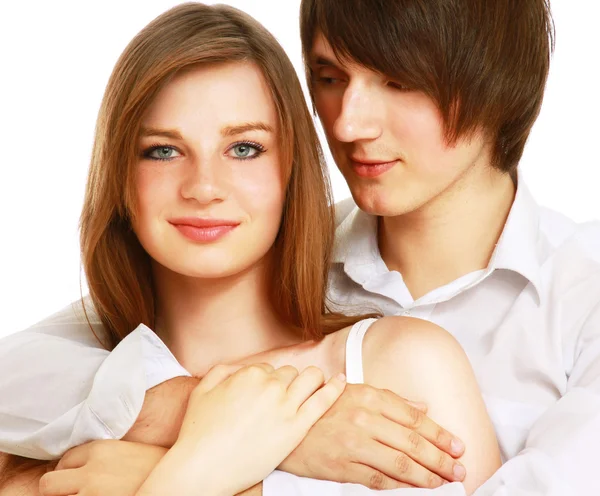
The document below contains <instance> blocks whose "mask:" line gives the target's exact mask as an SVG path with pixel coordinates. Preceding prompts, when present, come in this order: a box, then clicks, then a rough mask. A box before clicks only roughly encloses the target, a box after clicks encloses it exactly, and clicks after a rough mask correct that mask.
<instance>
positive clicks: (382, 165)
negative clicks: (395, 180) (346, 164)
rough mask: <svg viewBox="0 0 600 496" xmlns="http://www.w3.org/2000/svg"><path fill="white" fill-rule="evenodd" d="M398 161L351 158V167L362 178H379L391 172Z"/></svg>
mask: <svg viewBox="0 0 600 496" xmlns="http://www.w3.org/2000/svg"><path fill="white" fill-rule="evenodd" d="M397 163H398V160H392V161H383V160H364V159H363V160H357V159H354V158H350V167H351V168H352V170H353V171H354V172H355V173H356V175H358V176H361V177H377V176H380V175H381V174H384V173H385V172H387V171H389V170H390V169H391V168H392V167H394V165H396V164H397Z"/></svg>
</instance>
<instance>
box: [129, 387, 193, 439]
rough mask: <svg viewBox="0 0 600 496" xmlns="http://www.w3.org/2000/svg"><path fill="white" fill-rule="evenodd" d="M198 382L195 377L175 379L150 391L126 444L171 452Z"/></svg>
mask: <svg viewBox="0 0 600 496" xmlns="http://www.w3.org/2000/svg"><path fill="white" fill-rule="evenodd" d="M198 382H199V380H198V379H196V378H194V377H175V378H174V379H170V380H168V381H166V382H163V383H162V384H159V385H158V386H155V387H153V388H152V389H150V390H149V391H148V392H147V393H146V397H145V399H144V405H143V406H142V411H141V412H140V415H139V416H138V418H137V420H136V422H135V424H134V425H133V427H132V428H131V429H130V430H129V432H127V434H126V435H125V436H124V437H123V440H124V441H132V442H137V443H145V444H153V445H156V446H162V447H164V448H171V446H173V444H174V443H175V441H176V440H177V436H178V435H179V430H180V428H181V423H182V422H183V417H184V415H185V412H186V410H187V404H188V400H189V398H190V394H191V393H192V391H193V390H194V388H195V387H196V385H197V384H198Z"/></svg>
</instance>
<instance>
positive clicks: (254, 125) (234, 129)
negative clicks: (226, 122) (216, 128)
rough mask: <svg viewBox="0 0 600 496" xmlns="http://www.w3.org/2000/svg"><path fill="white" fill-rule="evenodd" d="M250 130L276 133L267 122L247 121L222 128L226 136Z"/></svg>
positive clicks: (222, 132)
mask: <svg viewBox="0 0 600 496" xmlns="http://www.w3.org/2000/svg"><path fill="white" fill-rule="evenodd" d="M248 131H265V132H267V133H274V132H275V130H274V129H273V126H271V125H269V124H267V123H266V122H245V123H243V124H238V125H235V126H225V127H224V128H223V129H221V134H222V135H223V136H225V137H228V136H237V135H238V134H243V133H247V132H248Z"/></svg>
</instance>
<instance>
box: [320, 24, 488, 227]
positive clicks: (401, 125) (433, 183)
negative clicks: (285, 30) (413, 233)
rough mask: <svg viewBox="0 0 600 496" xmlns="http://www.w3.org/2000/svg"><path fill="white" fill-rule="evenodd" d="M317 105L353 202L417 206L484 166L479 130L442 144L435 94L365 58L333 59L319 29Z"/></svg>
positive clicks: (396, 209) (398, 209) (394, 210)
mask: <svg viewBox="0 0 600 496" xmlns="http://www.w3.org/2000/svg"><path fill="white" fill-rule="evenodd" d="M311 69H312V73H313V83H312V84H313V94H314V100H315V106H316V109H317V112H318V114H319V117H320V119H321V122H322V124H323V128H324V130H325V134H326V136H327V140H328V142H329V146H330V148H331V152H332V155H333V157H334V159H335V161H336V164H337V166H338V168H339V169H340V171H341V172H342V174H343V175H344V177H345V179H346V181H347V183H348V186H349V188H350V191H351V193H352V196H353V198H354V200H355V201H356V203H357V205H358V206H359V207H360V208H361V209H362V210H364V211H366V212H368V213H370V214H374V215H381V216H397V215H403V214H407V213H410V212H415V211H417V210H419V209H421V208H423V207H425V206H427V205H429V204H431V203H433V202H434V201H435V200H436V199H438V198H440V197H441V196H443V195H444V193H447V192H450V191H451V190H453V189H454V188H453V186H455V185H457V184H458V183H459V182H460V179H461V178H463V177H465V176H466V175H467V174H468V173H469V172H470V171H472V170H473V169H474V168H481V167H488V163H489V150H488V146H487V145H486V141H485V140H484V139H483V136H482V134H481V133H480V134H476V135H474V136H471V138H470V139H459V140H458V141H457V142H456V143H453V144H452V145H448V143H447V141H446V139H445V136H444V123H443V119H442V117H441V114H440V112H439V110H438V107H437V105H436V104H435V102H434V101H433V100H432V99H431V98H429V97H428V96H426V95H425V94H424V93H422V92H420V91H415V90H411V89H410V88H405V87H403V86H402V84H401V83H400V82H397V81H392V80H390V79H389V78H386V77H385V76H384V75H381V74H379V73H376V72H374V71H372V70H369V69H367V68H365V67H364V66H361V65H358V64H355V63H353V62H351V61H347V60H343V61H341V60H339V59H338V58H337V57H336V56H335V54H334V52H333V50H332V48H331V46H330V45H329V43H328V42H327V40H326V39H325V38H324V37H323V36H322V35H321V34H318V35H317V36H316V37H315V41H314V44H313V47H312V52H311Z"/></svg>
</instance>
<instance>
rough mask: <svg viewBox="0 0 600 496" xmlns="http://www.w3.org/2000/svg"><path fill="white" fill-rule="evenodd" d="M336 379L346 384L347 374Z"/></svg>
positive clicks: (339, 375)
mask: <svg viewBox="0 0 600 496" xmlns="http://www.w3.org/2000/svg"><path fill="white" fill-rule="evenodd" d="M336 378H337V380H338V381H342V382H346V374H338V375H337V376H336Z"/></svg>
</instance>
